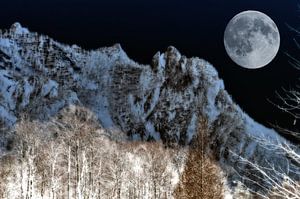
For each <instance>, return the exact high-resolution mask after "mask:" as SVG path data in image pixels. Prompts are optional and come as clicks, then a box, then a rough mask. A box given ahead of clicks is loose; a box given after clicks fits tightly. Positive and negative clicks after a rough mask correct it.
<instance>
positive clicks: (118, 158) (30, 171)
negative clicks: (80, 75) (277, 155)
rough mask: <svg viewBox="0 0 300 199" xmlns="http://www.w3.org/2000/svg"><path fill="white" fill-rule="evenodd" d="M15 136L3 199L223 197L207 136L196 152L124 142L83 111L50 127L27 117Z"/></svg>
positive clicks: (0, 185)
mask: <svg viewBox="0 0 300 199" xmlns="http://www.w3.org/2000/svg"><path fill="white" fill-rule="evenodd" d="M12 134H13V135H14V142H13V144H12V146H11V147H12V149H11V150H10V151H9V152H7V153H6V154H5V155H3V156H2V157H1V159H0V161H1V162H0V165H1V167H0V178H1V181H0V198H3V199H11V198H15V199H39V198H45V199H56V198H66V199H73V198H74V199H93V198H97V199H98V198H129V199H130V198H132V199H133V198H134V199H136V198H154V199H161V198H204V199H205V198H222V197H221V196H222V194H223V191H224V189H223V183H224V181H223V180H222V179H223V178H222V177H221V172H220V169H219V168H218V166H217V165H216V164H215V163H214V162H213V161H210V159H209V158H207V157H206V156H204V151H203V148H202V147H199V146H200V145H201V144H202V141H201V139H200V138H201V137H200V136H198V138H199V139H198V138H197V139H195V143H194V144H193V146H194V147H192V148H191V149H189V148H188V147H173V148H166V147H165V146H164V145H163V144H162V143H160V142H146V143H145V142H138V141H136V142H132V141H131V142H128V141H127V142H126V141H116V140H112V139H110V138H109V137H110V135H109V133H107V132H106V131H105V130H103V129H102V128H101V127H99V126H98V123H97V121H96V119H95V118H94V117H93V115H92V114H91V113H90V112H89V111H87V110H85V109H83V108H78V107H71V108H69V110H68V111H64V112H63V113H62V114H61V115H60V116H58V117H57V118H55V119H53V120H51V121H48V122H45V123H41V122H39V121H30V120H28V119H26V118H24V119H22V120H21V121H20V122H19V123H18V124H17V126H16V129H15V131H14V132H12ZM185 165H186V166H185Z"/></svg>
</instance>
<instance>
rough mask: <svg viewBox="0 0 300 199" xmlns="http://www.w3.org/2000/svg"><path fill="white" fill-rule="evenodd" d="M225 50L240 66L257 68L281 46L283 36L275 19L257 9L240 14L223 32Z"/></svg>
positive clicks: (273, 55) (271, 57)
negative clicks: (281, 36)
mask: <svg viewBox="0 0 300 199" xmlns="http://www.w3.org/2000/svg"><path fill="white" fill-rule="evenodd" d="M224 44H225V49H226V52H227V54H228V55H229V57H230V58H231V59H232V60H233V61H234V62H235V63H236V64H238V65H240V66H242V67H244V68H249V69H256V68H261V67H264V66H266V65H268V64H269V63H270V62H271V61H272V60H273V59H274V58H275V56H276V54H277V53H278V50H279V46H280V35H279V31H278V28H277V26H276V24H275V23H274V21H273V20H272V19H271V18H270V17H268V16H267V15H265V14H264V13H261V12H258V11H245V12H241V13H239V14H237V15H236V16H235V17H233V18H232V19H231V20H230V22H229V23H228V25H227V27H226V30H225V34H224Z"/></svg>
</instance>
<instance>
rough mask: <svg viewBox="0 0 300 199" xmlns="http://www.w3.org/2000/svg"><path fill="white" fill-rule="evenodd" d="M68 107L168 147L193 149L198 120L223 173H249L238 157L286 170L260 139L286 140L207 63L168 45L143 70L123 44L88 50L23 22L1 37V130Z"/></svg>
mask: <svg viewBox="0 0 300 199" xmlns="http://www.w3.org/2000/svg"><path fill="white" fill-rule="evenodd" d="M71 104H76V105H80V106H84V107H86V108H88V109H90V110H91V111H93V112H94V113H95V114H96V116H97V117H98V119H99V122H100V123H101V125H102V126H103V127H104V128H106V129H108V130H112V131H117V132H119V133H120V134H125V135H126V136H128V138H130V139H142V140H151V139H155V140H157V139H162V140H163V141H164V142H165V143H166V144H174V143H179V144H181V145H186V144H189V143H190V142H191V140H192V138H193V136H195V134H196V132H197V129H198V128H201V127H199V123H198V120H199V119H200V118H205V119H206V120H207V121H208V126H209V129H208V132H210V133H209V137H210V146H211V148H212V150H213V151H214V153H215V155H216V157H217V158H218V159H219V160H220V163H221V164H222V165H223V168H224V169H226V170H228V171H230V172H232V171H233V170H235V171H241V172H244V171H245V168H244V166H243V165H240V164H239V163H238V161H237V159H236V156H235V155H233V154H237V155H240V156H241V157H245V158H247V159H251V161H256V162H259V163H261V164H262V165H264V164H266V163H267V162H268V163H276V164H274V165H275V166H276V167H278V168H281V169H283V170H285V169H288V166H287V161H288V159H287V158H285V157H284V156H282V155H276V154H274V153H273V152H272V151H268V150H266V149H265V148H264V147H262V146H260V145H259V144H258V142H257V140H256V138H265V139H267V140H269V141H270V142H271V143H274V144H278V143H283V142H285V140H284V139H283V138H281V137H280V136H279V135H278V134H277V133H276V132H275V131H273V130H271V129H267V128H265V127H263V126H262V125H260V124H258V123H256V122H255V121H254V120H252V119H251V118H250V117H249V116H248V115H247V114H245V113H244V112H243V111H242V110H241V109H240V108H239V106H237V105H236V104H235V103H234V102H233V101H232V99H231V97H230V95H229V94H228V93H227V92H226V90H225V88H224V84H223V81H222V80H221V79H220V78H219V77H218V73H217V71H216V70H215V69H214V67H213V66H212V65H211V64H209V63H208V62H206V61H205V60H203V59H199V58H187V57H185V56H183V55H181V54H180V53H179V52H178V50H176V49H175V48H174V47H169V48H168V49H167V51H166V52H165V53H157V54H156V55H155V56H154V57H153V61H152V63H151V64H150V65H140V64H138V63H136V62H134V61H132V60H131V59H130V58H128V56H127V55H126V53H125V52H124V51H123V50H122V48H121V47H120V45H115V46H112V47H108V48H100V49H97V50H91V51H87V50H83V49H81V48H80V47H78V46H76V45H73V46H68V45H64V44H60V43H58V42H56V41H54V40H53V39H51V38H49V37H47V36H44V35H39V34H37V33H31V32H29V31H28V30H27V29H26V28H23V27H21V25H20V24H18V23H16V24H14V25H13V26H12V27H11V28H10V29H9V30H7V31H3V32H1V33H0V125H1V127H2V128H3V129H4V128H6V127H12V126H13V125H14V124H15V123H16V121H17V120H18V118H19V117H20V115H22V114H23V113H25V114H27V115H28V116H29V117H31V118H34V119H40V120H46V119H47V118H49V117H51V116H54V115H56V114H57V113H58V112H59V110H61V109H62V108H64V107H66V106H68V105H71ZM233 168H234V169H233ZM289 169H291V168H289ZM293 169H297V168H293ZM298 169H299V168H298Z"/></svg>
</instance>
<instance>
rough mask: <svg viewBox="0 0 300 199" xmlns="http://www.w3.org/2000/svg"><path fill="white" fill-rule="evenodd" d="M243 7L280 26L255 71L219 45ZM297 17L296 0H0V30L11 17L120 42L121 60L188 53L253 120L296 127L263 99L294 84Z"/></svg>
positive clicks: (103, 42)
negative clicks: (272, 48) (266, 59)
mask: <svg viewBox="0 0 300 199" xmlns="http://www.w3.org/2000/svg"><path fill="white" fill-rule="evenodd" d="M2 1H3V0H2ZM244 10H258V11H261V12H264V13H265V14H267V15H269V16H270V17H271V18H272V19H273V20H274V21H275V23H276V24H277V26H278V28H279V30H280V35H281V49H280V52H279V54H278V56H277V57H276V59H275V60H274V61H273V62H272V63H271V64H269V65H268V66H266V67H264V68H262V69H257V70H248V69H243V68H241V67H239V66H237V65H236V64H234V62H232V61H231V59H230V58H229V57H228V56H227V54H226V52H225V49H224V45H223V34H224V30H225V27H226V25H227V23H228V22H229V20H230V19H231V18H232V17H233V16H234V15H235V14H237V13H239V12H241V11H244ZM299 16H300V12H299V10H298V7H297V1H296V0H285V1H282V0H263V1H262V0H230V1H228V0H206V1H201V0H181V1H179V0H172V1H171V0H151V1H150V0H149V1H146V0H129V1H125V0H106V1H101V0H9V1H3V2H1V6H0V18H1V22H0V28H2V29H6V28H9V27H10V25H11V24H12V23H14V22H16V21H18V22H20V23H21V24H22V25H23V26H25V27H28V28H29V29H30V30H32V31H36V32H39V33H43V34H47V35H49V36H50V37H52V38H54V39H55V40H58V41H60V42H64V43H67V44H74V43H76V44H78V45H80V46H82V47H84V48H86V49H95V48H98V47H102V46H110V45H112V44H115V43H120V44H121V45H122V47H123V49H124V50H125V51H126V52H127V53H128V55H129V57H131V58H133V59H134V60H136V61H138V62H140V63H144V64H147V63H150V61H151V59H152V56H153V55H154V54H155V53H156V52H157V51H165V50H166V48H167V47H168V46H170V45H173V46H175V47H176V48H177V49H179V51H180V52H181V53H182V54H185V55H187V56H188V57H191V56H197V57H201V58H204V59H206V60H208V61H209V62H210V63H212V64H213V65H214V66H215V67H216V68H217V70H218V71H219V75H220V77H221V78H222V79H224V81H225V86H226V89H227V91H228V92H229V93H230V94H231V95H232V96H233V99H234V100H235V101H236V102H237V103H238V104H239V105H240V106H241V107H242V109H243V110H245V112H247V113H248V114H249V115H250V116H252V117H253V118H254V119H255V120H257V121H259V122H261V123H263V124H265V125H267V126H268V125H269V124H270V123H272V124H280V125H282V126H288V127H290V128H299V125H298V126H293V125H292V123H293V119H291V118H290V117H289V116H288V115H286V114H283V113H282V112H281V111H279V110H277V109H276V108H275V107H274V106H273V105H271V104H270V103H269V102H268V101H267V99H271V100H273V101H276V97H275V91H276V90H278V91H280V90H281V87H285V88H289V87H291V86H293V85H295V83H296V79H297V78H298V77H300V72H299V71H297V70H295V69H294V68H293V67H292V66H290V65H289V64H288V57H287V56H286V55H285V52H289V53H291V54H293V55H297V54H298V53H299V52H300V51H298V50H297V49H296V46H295V44H294V43H293V38H294V37H295V38H296V39H297V35H296V34H295V33H293V32H292V31H290V30H289V29H288V28H287V26H286V23H288V24H289V25H291V26H294V27H298V25H299V24H300V23H299ZM299 39H300V38H299ZM298 123H300V122H298Z"/></svg>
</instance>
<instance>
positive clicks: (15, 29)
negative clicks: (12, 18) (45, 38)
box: [10, 22, 29, 35]
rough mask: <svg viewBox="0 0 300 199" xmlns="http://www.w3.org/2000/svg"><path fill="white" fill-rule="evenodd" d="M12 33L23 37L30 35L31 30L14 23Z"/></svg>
mask: <svg viewBox="0 0 300 199" xmlns="http://www.w3.org/2000/svg"><path fill="white" fill-rule="evenodd" d="M10 31H11V33H13V34H18V35H23V34H28V33H29V30H28V29H27V28H23V27H22V25H21V24H20V23H19V22H16V23H14V24H13V25H12V26H11V28H10Z"/></svg>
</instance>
